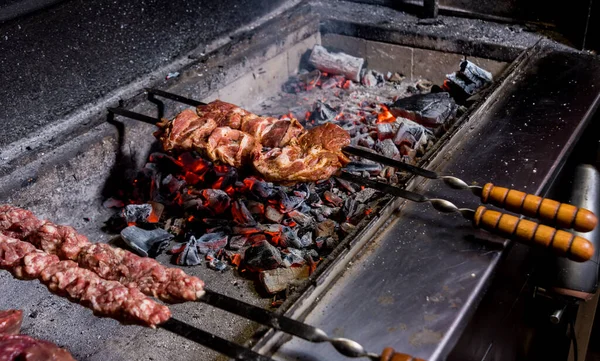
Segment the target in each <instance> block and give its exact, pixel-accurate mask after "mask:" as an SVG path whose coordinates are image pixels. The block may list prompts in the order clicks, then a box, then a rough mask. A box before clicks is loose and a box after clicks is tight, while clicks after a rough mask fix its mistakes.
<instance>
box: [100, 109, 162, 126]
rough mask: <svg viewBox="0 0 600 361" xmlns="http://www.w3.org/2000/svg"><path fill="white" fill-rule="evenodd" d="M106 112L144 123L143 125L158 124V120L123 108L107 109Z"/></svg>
mask: <svg viewBox="0 0 600 361" xmlns="http://www.w3.org/2000/svg"><path fill="white" fill-rule="evenodd" d="M108 111H109V112H110V113H112V114H118V115H121V116H124V117H127V118H131V119H135V120H139V121H140V122H144V123H148V124H152V125H156V124H157V123H158V122H160V119H157V118H153V117H149V116H147V115H144V114H140V113H136V112H132V111H130V110H127V109H123V108H108Z"/></svg>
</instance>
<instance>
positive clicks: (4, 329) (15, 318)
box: [0, 310, 23, 335]
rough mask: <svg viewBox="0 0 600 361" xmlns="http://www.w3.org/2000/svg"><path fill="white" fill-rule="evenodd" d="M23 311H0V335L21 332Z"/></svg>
mask: <svg viewBox="0 0 600 361" xmlns="http://www.w3.org/2000/svg"><path fill="white" fill-rule="evenodd" d="M22 322H23V311H21V310H7V311H0V335H18V334H19V333H20V332H21V323H22Z"/></svg>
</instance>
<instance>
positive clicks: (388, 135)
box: [377, 123, 398, 140]
mask: <svg viewBox="0 0 600 361" xmlns="http://www.w3.org/2000/svg"><path fill="white" fill-rule="evenodd" d="M397 129H398V124H397V123H377V139H379V140H385V139H392V138H394V135H395V134H396V131H397Z"/></svg>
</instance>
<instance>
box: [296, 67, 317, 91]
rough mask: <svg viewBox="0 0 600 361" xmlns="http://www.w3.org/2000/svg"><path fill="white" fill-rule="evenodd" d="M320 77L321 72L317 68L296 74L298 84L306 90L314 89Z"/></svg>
mask: <svg viewBox="0 0 600 361" xmlns="http://www.w3.org/2000/svg"><path fill="white" fill-rule="evenodd" d="M320 79H321V72H320V71H319V70H318V69H315V70H313V71H311V72H307V73H302V74H300V75H298V80H299V81H300V86H301V87H302V88H303V90H306V91H310V90H312V89H314V88H315V86H316V85H317V83H318V82H319V80H320Z"/></svg>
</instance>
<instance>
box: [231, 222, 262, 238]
mask: <svg viewBox="0 0 600 361" xmlns="http://www.w3.org/2000/svg"><path fill="white" fill-rule="evenodd" d="M259 226H260V225H259ZM231 230H232V232H233V234H237V235H243V236H249V235H251V234H256V233H260V232H262V230H261V229H260V228H257V227H233V228H232V229H231Z"/></svg>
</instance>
